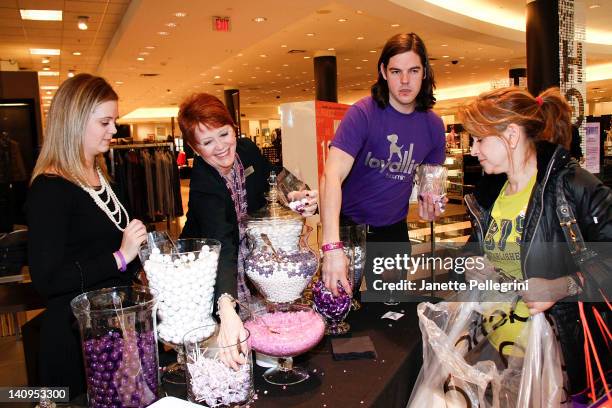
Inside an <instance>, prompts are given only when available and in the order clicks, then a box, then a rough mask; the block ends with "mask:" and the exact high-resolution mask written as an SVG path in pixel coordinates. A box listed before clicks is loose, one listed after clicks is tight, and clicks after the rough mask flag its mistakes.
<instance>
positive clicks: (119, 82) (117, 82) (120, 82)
mask: <svg viewBox="0 0 612 408" xmlns="http://www.w3.org/2000/svg"><path fill="white" fill-rule="evenodd" d="M115 83H116V84H117V85H123V81H115Z"/></svg>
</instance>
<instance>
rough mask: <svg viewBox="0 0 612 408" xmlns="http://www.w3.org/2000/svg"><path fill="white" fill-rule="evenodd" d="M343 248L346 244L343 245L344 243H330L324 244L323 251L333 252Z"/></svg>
mask: <svg viewBox="0 0 612 408" xmlns="http://www.w3.org/2000/svg"><path fill="white" fill-rule="evenodd" d="M342 248H344V244H343V243H342V241H337V242H330V243H327V244H324V245H323V246H321V251H323V252H327V251H332V250H334V249H342Z"/></svg>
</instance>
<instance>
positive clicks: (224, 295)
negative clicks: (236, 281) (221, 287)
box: [217, 293, 236, 316]
mask: <svg viewBox="0 0 612 408" xmlns="http://www.w3.org/2000/svg"><path fill="white" fill-rule="evenodd" d="M223 298H229V300H230V301H231V302H232V303H233V304H234V306H236V299H234V297H233V296H232V295H230V294H229V293H222V294H221V296H219V298H218V299H217V316H219V310H220V309H221V304H220V303H219V302H220V301H221V299H223Z"/></svg>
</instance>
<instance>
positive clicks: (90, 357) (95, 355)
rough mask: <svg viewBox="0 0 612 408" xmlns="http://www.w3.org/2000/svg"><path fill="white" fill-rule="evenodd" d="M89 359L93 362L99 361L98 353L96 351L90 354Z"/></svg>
mask: <svg viewBox="0 0 612 408" xmlns="http://www.w3.org/2000/svg"><path fill="white" fill-rule="evenodd" d="M89 359H90V360H91V361H93V362H96V361H98V354H95V352H94V353H93V354H92V355H90V356H89Z"/></svg>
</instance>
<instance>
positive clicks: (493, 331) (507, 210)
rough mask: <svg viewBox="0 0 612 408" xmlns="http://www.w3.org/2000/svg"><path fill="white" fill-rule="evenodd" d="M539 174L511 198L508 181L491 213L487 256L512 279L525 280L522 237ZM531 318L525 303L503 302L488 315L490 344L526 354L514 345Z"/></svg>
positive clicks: (486, 326) (502, 352)
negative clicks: (508, 192) (522, 265)
mask: <svg viewBox="0 0 612 408" xmlns="http://www.w3.org/2000/svg"><path fill="white" fill-rule="evenodd" d="M536 175H537V174H536ZM536 175H534V176H533V177H532V178H531V180H529V184H527V186H526V187H525V188H524V189H523V190H521V191H519V192H517V193H515V194H512V195H509V196H508V195H506V187H507V185H508V183H507V182H506V184H505V185H504V187H503V188H502V190H501V192H500V193H499V196H498V197H497V200H496V201H495V204H494V205H493V209H492V210H491V223H490V224H489V229H488V230H487V234H486V236H485V242H484V248H485V254H486V256H487V258H488V259H489V261H491V263H492V264H493V265H494V266H495V268H496V269H497V270H499V272H500V274H505V275H506V277H507V278H509V279H517V280H523V276H522V272H521V236H522V234H523V226H524V222H525V212H526V211H527V205H528V203H529V197H530V196H531V191H532V190H533V186H534V185H535V182H536ZM528 317H529V309H528V308H527V305H525V303H524V302H523V301H522V300H521V301H519V302H517V303H516V305H515V306H514V307H513V305H511V304H508V303H500V304H498V306H497V307H495V309H494V310H492V311H491V313H490V315H489V316H485V322H484V324H483V326H484V328H485V330H486V331H487V333H489V335H488V339H489V342H490V343H491V344H492V345H493V347H495V349H496V350H498V351H499V352H500V354H504V355H515V356H522V355H523V350H524V345H520V344H516V346H518V347H514V345H515V341H516V339H517V337H518V336H519V335H520V334H521V331H522V330H523V323H524V322H525V321H526V320H527V318H528ZM515 348H516V349H517V350H515ZM521 349H523V350H521Z"/></svg>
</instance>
